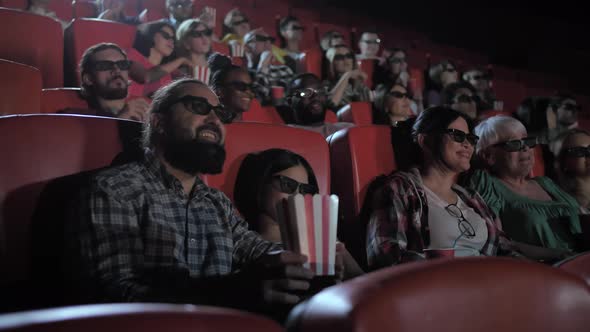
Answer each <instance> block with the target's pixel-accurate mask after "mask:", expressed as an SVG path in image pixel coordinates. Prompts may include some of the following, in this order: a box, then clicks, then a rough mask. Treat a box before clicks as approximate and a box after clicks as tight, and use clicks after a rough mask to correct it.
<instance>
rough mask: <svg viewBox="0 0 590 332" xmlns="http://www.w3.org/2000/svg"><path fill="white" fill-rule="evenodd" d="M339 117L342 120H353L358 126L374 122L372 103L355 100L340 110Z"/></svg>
mask: <svg viewBox="0 0 590 332" xmlns="http://www.w3.org/2000/svg"><path fill="white" fill-rule="evenodd" d="M338 119H340V121H342V122H352V123H354V124H356V125H357V126H366V125H372V124H373V110H372V108H371V103H370V102H366V101H353V102H352V103H350V104H348V105H346V106H344V107H342V108H341V109H340V110H339V111H338Z"/></svg>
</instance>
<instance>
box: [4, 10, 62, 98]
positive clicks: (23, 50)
mask: <svg viewBox="0 0 590 332" xmlns="http://www.w3.org/2000/svg"><path fill="white" fill-rule="evenodd" d="M0 25H1V26H2V27H3V29H2V32H0V58H2V59H6V60H11V61H16V62H19V63H23V64H27V65H30V66H33V67H35V68H38V69H39V71H41V76H42V77H43V87H45V88H55V87H60V86H63V83H64V81H63V54H64V53H63V47H62V45H63V31H62V27H61V25H60V24H59V22H57V21H56V20H54V19H52V18H49V17H45V16H41V15H35V14H30V13H26V12H22V11H19V10H12V9H6V8H0Z"/></svg>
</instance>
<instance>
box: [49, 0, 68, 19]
mask: <svg viewBox="0 0 590 332" xmlns="http://www.w3.org/2000/svg"><path fill="white" fill-rule="evenodd" d="M49 10H51V11H53V12H55V15H56V16H57V17H59V19H60V20H62V21H66V22H68V21H70V20H71V19H72V17H73V14H74V9H73V7H72V0H51V2H49Z"/></svg>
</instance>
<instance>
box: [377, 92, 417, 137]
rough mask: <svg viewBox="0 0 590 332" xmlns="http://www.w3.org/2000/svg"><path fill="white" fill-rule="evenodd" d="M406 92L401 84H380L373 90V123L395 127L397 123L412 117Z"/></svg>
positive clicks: (409, 98)
mask: <svg viewBox="0 0 590 332" xmlns="http://www.w3.org/2000/svg"><path fill="white" fill-rule="evenodd" d="M411 98H412V96H410V94H409V93H408V90H407V89H406V88H405V87H404V86H403V85H401V84H397V83H396V84H393V85H386V84H382V85H379V86H378V87H377V89H376V90H375V100H373V123H374V124H386V125H390V126H394V127H395V126H397V124H398V122H400V121H405V120H407V119H408V118H410V117H412V116H414V113H413V112H412V109H411V107H410V104H411Z"/></svg>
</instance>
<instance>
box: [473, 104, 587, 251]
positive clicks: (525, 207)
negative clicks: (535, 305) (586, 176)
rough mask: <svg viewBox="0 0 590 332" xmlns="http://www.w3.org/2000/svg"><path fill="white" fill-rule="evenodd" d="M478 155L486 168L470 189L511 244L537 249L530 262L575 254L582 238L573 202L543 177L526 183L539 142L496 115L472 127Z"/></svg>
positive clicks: (511, 120)
mask: <svg viewBox="0 0 590 332" xmlns="http://www.w3.org/2000/svg"><path fill="white" fill-rule="evenodd" d="M475 133H476V135H478V136H479V137H480V141H479V143H478V144H477V155H478V157H479V158H480V159H481V160H482V161H483V163H484V164H485V165H486V166H487V170H478V171H476V172H474V174H473V175H472V176H471V179H470V182H471V186H472V188H473V189H475V190H477V191H478V192H479V193H480V195H482V197H483V198H484V200H485V202H486V203H487V205H488V206H489V207H490V208H491V209H492V211H494V213H495V214H496V215H498V216H499V217H500V220H502V226H503V228H504V231H505V232H506V234H507V235H508V236H510V237H511V238H512V239H513V240H514V241H518V242H522V243H525V244H528V245H531V246H535V247H538V248H536V249H538V250H534V251H533V252H532V253H531V255H529V256H531V257H535V258H538V259H549V260H551V259H559V258H562V257H563V256H565V255H567V254H568V253H571V252H573V251H575V250H576V240H575V236H576V234H579V233H581V229H580V221H579V219H578V211H579V206H578V203H577V202H576V200H575V199H574V198H573V197H571V196H570V195H568V194H567V193H565V192H564V191H562V190H561V189H559V188H558V187H557V185H555V183H553V181H551V180H550V179H549V178H546V177H536V178H530V177H529V174H530V173H531V170H532V168H533V162H534V158H533V150H532V148H533V147H535V145H537V138H535V137H529V136H528V134H527V130H526V128H525V127H524V126H523V125H522V123H520V122H519V121H518V120H516V119H514V118H511V117H506V116H496V117H492V118H489V119H487V120H485V121H484V122H482V123H480V124H479V125H478V126H477V127H476V128H475Z"/></svg>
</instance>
